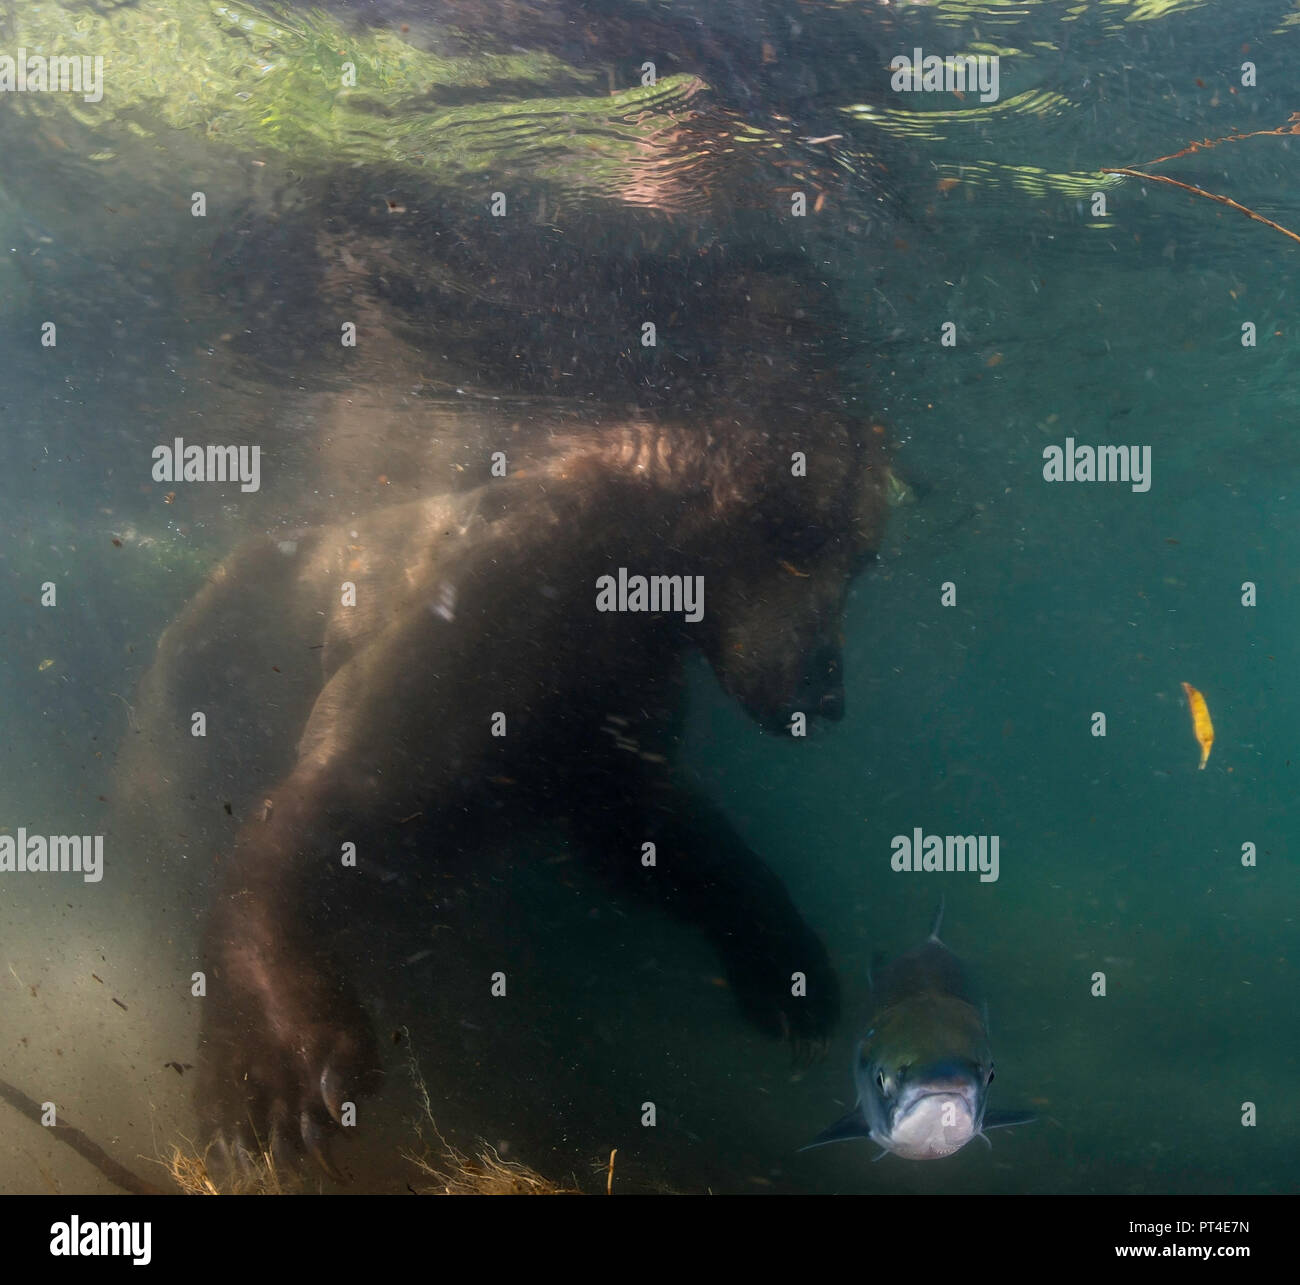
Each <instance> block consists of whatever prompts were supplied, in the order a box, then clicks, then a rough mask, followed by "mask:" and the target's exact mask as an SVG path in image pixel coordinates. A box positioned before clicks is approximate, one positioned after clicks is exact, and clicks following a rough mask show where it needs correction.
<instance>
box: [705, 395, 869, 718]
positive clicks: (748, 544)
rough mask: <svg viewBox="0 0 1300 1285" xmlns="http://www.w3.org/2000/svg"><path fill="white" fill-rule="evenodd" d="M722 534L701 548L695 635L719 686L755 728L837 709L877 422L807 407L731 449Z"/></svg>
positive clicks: (865, 540)
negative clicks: (792, 427) (741, 454)
mask: <svg viewBox="0 0 1300 1285" xmlns="http://www.w3.org/2000/svg"><path fill="white" fill-rule="evenodd" d="M731 464H732V467H731V468H730V469H729V481H730V482H732V483H736V482H738V483H739V484H738V485H736V486H735V488H734V489H733V490H730V491H729V492H728V493H725V494H719V493H717V492H715V495H714V499H715V504H717V505H719V507H723V508H729V509H731V510H732V511H731V512H730V513H729V514H727V517H726V519H725V521H724V523H723V527H722V529H724V530H725V531H726V538H725V540H723V541H719V542H717V543H716V544H715V545H714V547H713V549H711V550H708V549H706V550H705V552H704V554H703V557H704V559H705V561H706V563H707V570H706V571H705V594H704V603H705V606H704V616H703V619H702V620H701V622H700V623H699V624H698V625H696V626H694V629H695V630H696V633H695V637H696V639H697V641H698V642H699V643H700V645H701V647H702V648H703V650H704V652H705V654H706V655H707V656H708V658H709V661H710V663H711V664H712V666H713V669H714V672H715V673H716V674H717V676H718V679H719V681H720V682H721V683H722V686H723V687H724V688H725V689H726V690H727V691H728V692H729V693H730V694H731V695H732V696H734V697H735V698H736V699H737V700H738V701H739V702H740V703H741V704H742V705H743V706H744V707H745V709H746V710H747V711H748V712H749V713H750V715H752V716H753V718H754V719H755V720H756V721H757V722H758V723H759V724H760V725H761V726H763V727H764V728H765V729H767V730H770V731H773V732H784V731H788V729H789V726H790V723H791V719H792V717H793V716H794V715H795V714H798V713H803V714H805V715H807V716H808V717H809V718H819V717H820V718H826V719H839V718H841V717H843V714H844V674H843V659H842V618H843V613H844V605H845V601H846V598H847V596H848V591H849V587H850V585H851V583H852V581H853V578H854V577H855V576H856V575H857V573H858V572H859V571H860V570H862V568H863V567H864V566H865V565H866V564H867V563H868V562H869V561H870V560H871V559H872V558H873V557H874V556H875V554H876V551H877V549H878V548H879V543H880V539H881V536H882V533H883V530H884V523H885V516H886V512H887V487H888V479H889V476H890V474H889V471H888V466H887V463H886V459H885V453H884V440H883V430H881V429H879V428H873V427H868V426H866V425H862V424H850V423H846V422H843V421H832V420H830V418H829V417H826V418H812V419H809V421H808V428H807V430H806V431H803V432H799V431H782V432H781V433H780V434H779V435H777V434H773V435H771V436H765V437H764V438H763V439H762V440H761V441H759V442H754V441H751V442H748V443H746V448H745V461H744V462H743V463H741V462H739V461H737V460H736V459H734V458H733V460H732V462H731Z"/></svg>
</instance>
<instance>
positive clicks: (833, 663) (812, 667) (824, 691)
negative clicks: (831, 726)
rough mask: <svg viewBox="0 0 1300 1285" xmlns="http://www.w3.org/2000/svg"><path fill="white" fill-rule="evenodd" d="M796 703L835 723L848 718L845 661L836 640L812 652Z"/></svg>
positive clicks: (806, 664) (805, 668)
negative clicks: (845, 704) (845, 696)
mask: <svg viewBox="0 0 1300 1285" xmlns="http://www.w3.org/2000/svg"><path fill="white" fill-rule="evenodd" d="M795 704H796V705H798V706H800V707H802V708H806V709H808V710H810V711H811V712H814V713H816V714H817V716H818V717H819V718H824V719H827V720H829V721H830V722H833V723H837V722H839V720H840V719H842V718H843V717H844V661H843V657H842V656H841V654H840V649H839V647H837V646H836V645H835V644H834V643H830V642H827V643H822V644H821V645H819V646H818V647H816V648H814V649H813V650H812V651H811V652H810V653H809V655H808V658H807V661H806V662H805V666H804V674H803V683H802V686H801V689H800V691H799V693H798V695H797V696H796V700H795Z"/></svg>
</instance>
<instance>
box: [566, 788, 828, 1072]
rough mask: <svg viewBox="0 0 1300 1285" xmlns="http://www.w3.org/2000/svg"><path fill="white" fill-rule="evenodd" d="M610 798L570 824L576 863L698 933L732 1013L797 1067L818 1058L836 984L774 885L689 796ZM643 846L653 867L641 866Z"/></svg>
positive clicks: (717, 816)
mask: <svg viewBox="0 0 1300 1285" xmlns="http://www.w3.org/2000/svg"><path fill="white" fill-rule="evenodd" d="M619 794H620V796H621V797H622V799H623V802H622V803H621V804H615V805H613V806H604V807H600V808H592V809H589V810H587V813H586V815H585V816H584V817H583V818H581V819H579V820H578V821H577V822H576V826H577V830H576V838H577V840H578V843H579V844H580V847H581V849H582V850H583V852H584V855H586V856H587V857H588V858H589V860H590V862H591V864H592V865H593V866H594V867H595V869H596V870H597V871H598V872H600V873H601V874H603V875H606V876H607V877H611V878H613V879H615V880H616V882H617V884H618V885H619V886H620V887H621V888H626V889H628V890H631V891H635V892H636V893H637V894H638V895H640V896H642V897H644V898H646V899H648V900H651V901H654V902H657V903H658V904H659V905H661V906H662V907H663V908H664V909H665V910H668V911H670V912H671V913H673V914H675V915H677V916H678V917H680V918H682V919H685V920H687V921H689V922H690V923H692V924H694V925H695V926H696V927H698V928H700V929H702V930H703V931H704V932H705V933H706V934H707V935H708V937H709V939H710V940H711V941H712V942H713V944H714V947H715V948H716V949H717V951H718V954H719V955H720V957H721V959H722V964H723V967H724V969H725V972H726V975H727V981H728V984H729V986H730V987H731V991H732V993H733V994H734V995H735V997H736V1003H737V1005H738V1006H739V1008H740V1011H741V1013H742V1014H743V1015H744V1016H745V1017H746V1018H748V1019H749V1021H751V1022H752V1023H753V1024H754V1025H755V1026H757V1027H758V1028H759V1029H760V1030H762V1031H764V1032H766V1033H767V1034H768V1035H772V1036H776V1037H783V1038H784V1039H786V1040H787V1041H788V1042H789V1043H790V1045H791V1047H792V1048H793V1050H794V1054H795V1058H796V1060H798V1061H801V1062H802V1061H807V1060H810V1059H811V1058H813V1057H816V1056H819V1055H820V1054H821V1053H822V1052H824V1051H825V1046H826V1043H827V1040H828V1037H829V1035H830V1033H831V1031H832V1030H833V1029H834V1026H835V1023H836V1022H837V1021H838V1019H839V1011H840V988H839V981H838V979H837V978H836V975H835V972H834V970H833V968H832V967H831V963H830V959H829V957H828V956H827V954H826V948H825V946H824V945H823V944H822V942H821V939H820V938H819V937H818V936H817V934H816V933H815V932H814V931H813V930H812V929H811V928H810V927H809V926H808V924H807V923H806V922H805V921H804V919H803V917H802V916H801V915H800V914H799V911H798V910H797V909H796V908H795V904H794V902H793V901H792V900H791V898H790V894H789V893H788V892H787V891H786V888H785V885H784V884H783V883H782V882H781V880H780V878H779V877H778V876H777V875H776V874H775V873H774V872H773V871H772V870H771V868H770V867H769V866H768V865H767V864H766V863H765V862H764V861H763V860H762V858H761V857H759V856H758V854H757V853H755V852H754V851H753V850H752V849H751V848H750V847H749V846H748V844H746V843H745V841H744V840H743V839H742V838H741V837H740V835H739V834H737V833H736V830H735V828H734V827H733V826H732V824H731V822H730V821H728V820H727V818H726V817H725V816H724V815H723V813H722V811H721V810H720V809H719V808H717V807H716V806H714V805H713V804H712V803H710V802H709V801H708V800H707V799H705V798H703V797H702V796H701V795H699V794H698V793H696V792H695V791H693V790H687V789H680V788H678V789H670V790H662V789H661V790H659V791H658V792H656V791H654V790H652V789H639V790H633V791H629V792H627V793H626V794H623V793H622V792H619ZM649 799H653V800H654V802H653V803H647V800H649ZM647 841H648V842H652V843H653V844H654V845H655V864H654V865H653V866H645V865H643V863H642V860H641V854H642V852H643V847H642V845H643V844H644V843H646V842H647Z"/></svg>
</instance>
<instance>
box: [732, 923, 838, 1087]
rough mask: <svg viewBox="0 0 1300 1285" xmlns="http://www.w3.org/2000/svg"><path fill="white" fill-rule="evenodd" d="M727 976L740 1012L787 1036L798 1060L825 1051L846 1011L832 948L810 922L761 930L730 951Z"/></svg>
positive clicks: (765, 1028)
mask: <svg viewBox="0 0 1300 1285" xmlns="http://www.w3.org/2000/svg"><path fill="white" fill-rule="evenodd" d="M727 980H728V981H729V983H730V984H731V989H732V991H733V992H734V994H735V996H736V1002H737V1004H739V1006H740V1011H741V1012H742V1013H743V1014H744V1015H745V1017H746V1018H748V1019H749V1021H751V1022H753V1023H754V1025H755V1026H757V1027H758V1028H759V1029H760V1030H762V1031H764V1032H766V1033H767V1034H768V1035H772V1036H777V1037H781V1038H783V1039H785V1040H786V1041H787V1042H788V1043H789V1044H790V1046H791V1048H792V1050H793V1052H794V1058H795V1062H796V1063H798V1064H801V1065H802V1064H806V1063H808V1062H812V1061H815V1060H816V1059H817V1058H819V1057H821V1056H823V1055H824V1054H825V1052H826V1049H827V1047H828V1044H829V1039H830V1035H831V1032H832V1031H833V1030H834V1028H835V1024H836V1022H837V1021H838V1020H839V1015H840V984H839V979H838V978H837V977H836V976H835V972H834V970H833V969H832V968H831V963H830V959H829V958H828V956H827V954H826V948H825V947H824V946H823V945H822V943H821V941H820V940H819V939H818V937H817V936H816V934H815V933H813V932H812V931H811V929H809V928H808V927H806V926H805V925H804V924H802V923H801V924H799V925H798V927H797V928H795V927H794V926H790V927H788V928H786V929H784V930H781V931H775V932H773V931H765V932H760V933H758V934H756V935H753V936H751V937H749V938H748V940H747V941H746V942H745V943H744V947H743V949H737V950H734V951H729V952H728V958H727Z"/></svg>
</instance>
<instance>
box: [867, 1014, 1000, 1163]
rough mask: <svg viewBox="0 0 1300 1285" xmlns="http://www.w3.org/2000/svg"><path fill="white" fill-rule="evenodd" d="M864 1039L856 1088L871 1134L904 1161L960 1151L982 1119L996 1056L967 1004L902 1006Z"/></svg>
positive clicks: (978, 1129) (979, 1023) (974, 1135)
mask: <svg viewBox="0 0 1300 1285" xmlns="http://www.w3.org/2000/svg"><path fill="white" fill-rule="evenodd" d="M902 1010H903V1011H897V1012H894V1013H892V1014H890V1015H888V1020H886V1021H885V1022H881V1023H878V1024H877V1026H876V1027H875V1028H874V1029H873V1030H872V1031H869V1032H868V1034H867V1036H866V1037H865V1038H864V1039H863V1041H862V1043H861V1045H860V1046H859V1051H858V1066H857V1073H856V1077H855V1078H856V1079H857V1082H858V1084H857V1087H858V1093H859V1099H860V1105H861V1109H862V1114H863V1116H864V1117H865V1120H866V1122H867V1124H868V1125H869V1126H870V1129H871V1136H872V1138H873V1139H874V1140H875V1141H876V1142H877V1143H878V1144H879V1145H880V1146H882V1147H884V1148H885V1150H886V1151H891V1152H893V1154H894V1155H897V1156H901V1157H903V1158H904V1159H906V1160H938V1159H941V1158H942V1157H944V1156H950V1155H952V1154H953V1152H955V1151H960V1150H961V1148H962V1147H964V1146H965V1145H966V1144H967V1143H968V1142H969V1141H970V1140H971V1139H972V1138H974V1137H976V1136H977V1135H978V1134H979V1132H980V1130H981V1128H982V1126H983V1121H984V1108H985V1106H986V1104H987V1102H988V1090H989V1085H990V1084H991V1083H992V1081H993V1059H992V1056H991V1054H990V1053H989V1050H988V1043H987V1040H986V1039H985V1038H984V1031H983V1023H982V1021H981V1020H980V1018H979V1015H978V1013H977V1012H976V1011H975V1010H974V1009H973V1008H971V1006H970V1005H969V1004H964V1003H961V1002H960V1001H952V1000H939V999H938V998H935V999H934V1000H933V1002H932V1003H930V1004H926V1005H906V1006H902Z"/></svg>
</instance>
